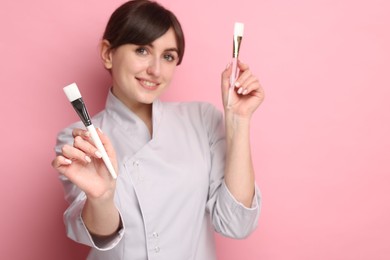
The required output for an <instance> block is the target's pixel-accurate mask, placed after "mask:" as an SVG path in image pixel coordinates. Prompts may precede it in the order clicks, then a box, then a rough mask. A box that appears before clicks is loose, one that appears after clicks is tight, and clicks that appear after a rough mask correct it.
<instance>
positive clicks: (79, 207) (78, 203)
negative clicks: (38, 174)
mask: <svg viewBox="0 0 390 260" xmlns="http://www.w3.org/2000/svg"><path fill="white" fill-rule="evenodd" d="M76 127H78V128H82V127H83V125H82V124H81V122H78V123H75V124H73V125H71V126H70V127H68V128H65V129H64V130H62V131H61V132H60V133H59V134H58V136H57V143H56V146H55V152H56V154H60V153H61V148H62V146H63V145H65V144H70V145H71V144H72V142H73V138H72V130H73V129H74V128H76ZM59 179H60V181H61V183H62V185H63V187H64V193H65V199H66V201H67V202H68V203H69V207H68V208H67V209H66V211H65V212H64V223H65V227H66V233H67V236H68V237H69V238H70V239H72V240H74V241H76V242H78V243H81V244H84V245H87V246H90V247H93V248H96V249H98V250H102V251H106V250H110V249H112V248H113V247H115V246H116V245H117V244H118V243H119V241H120V240H121V239H122V237H123V234H124V230H123V228H122V229H121V230H119V231H118V233H117V234H116V235H115V236H112V237H110V239H108V240H104V241H103V240H98V239H96V238H94V237H93V236H92V235H91V234H90V233H89V231H88V229H87V227H86V226H85V224H84V221H83V219H82V217H81V213H82V211H83V207H84V204H85V202H86V199H87V198H86V195H85V193H84V192H83V191H81V190H80V189H79V188H78V187H77V186H76V185H74V184H73V183H72V182H70V181H69V180H68V179H67V178H66V177H65V176H63V175H60V176H59Z"/></svg>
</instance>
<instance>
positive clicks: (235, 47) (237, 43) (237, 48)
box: [233, 35, 242, 58]
mask: <svg viewBox="0 0 390 260" xmlns="http://www.w3.org/2000/svg"><path fill="white" fill-rule="evenodd" d="M241 40H242V36H237V35H235V36H234V37H233V58H238V54H239V53H240V46H241Z"/></svg>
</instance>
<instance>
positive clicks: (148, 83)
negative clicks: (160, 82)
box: [142, 80, 157, 87]
mask: <svg viewBox="0 0 390 260" xmlns="http://www.w3.org/2000/svg"><path fill="white" fill-rule="evenodd" d="M142 83H143V84H145V85H146V86H148V87H155V86H156V85H157V84H156V83H154V82H150V81H146V80H144V81H142Z"/></svg>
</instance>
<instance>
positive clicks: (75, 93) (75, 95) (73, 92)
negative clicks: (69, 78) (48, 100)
mask: <svg viewBox="0 0 390 260" xmlns="http://www.w3.org/2000/svg"><path fill="white" fill-rule="evenodd" d="M64 92H65V95H66V97H67V98H68V99H69V101H70V102H73V101H75V100H76V99H79V98H81V94H80V91H79V88H78V87H77V85H76V83H72V84H70V85H68V86H66V87H64Z"/></svg>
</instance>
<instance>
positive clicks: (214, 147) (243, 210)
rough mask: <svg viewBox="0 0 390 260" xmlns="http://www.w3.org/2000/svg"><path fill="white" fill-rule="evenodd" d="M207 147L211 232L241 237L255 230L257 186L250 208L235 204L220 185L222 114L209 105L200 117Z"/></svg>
mask: <svg viewBox="0 0 390 260" xmlns="http://www.w3.org/2000/svg"><path fill="white" fill-rule="evenodd" d="M204 124H205V125H206V128H207V129H208V135H209V145H210V156H211V160H210V164H211V167H210V187H209V198H208V201H207V210H208V211H209V212H210V215H211V220H212V223H213V226H214V229H215V230H216V231H217V232H218V233H221V234H222V235H224V236H227V237H231V238H245V237H247V236H248V235H250V234H251V233H252V232H253V230H254V229H255V228H256V227H257V223H258V219H259V216H260V208H261V193H260V190H259V188H258V187H257V185H256V186H255V195H254V198H253V200H252V205H251V207H250V208H248V207H245V206H244V205H243V204H241V203H239V202H238V201H237V200H236V199H235V198H234V197H233V196H232V194H231V193H230V192H229V190H228V188H227V186H226V184H225V182H224V167H225V160H226V140H225V130H224V125H223V116H222V113H220V112H219V111H217V110H216V109H215V108H214V107H212V106H210V107H209V108H208V109H207V110H206V111H205V115H204Z"/></svg>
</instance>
